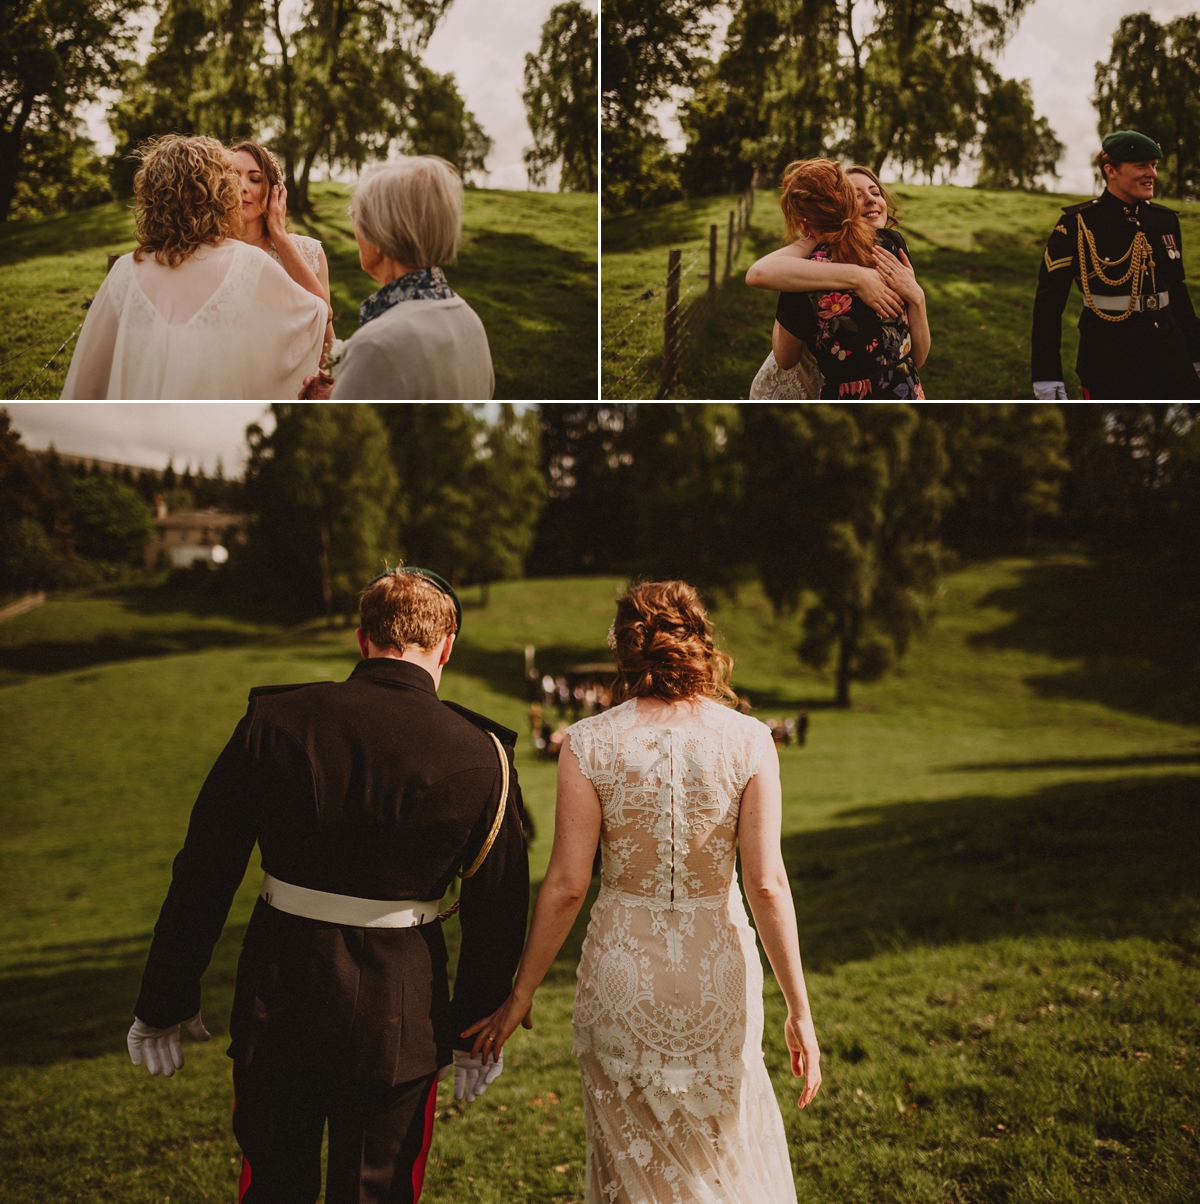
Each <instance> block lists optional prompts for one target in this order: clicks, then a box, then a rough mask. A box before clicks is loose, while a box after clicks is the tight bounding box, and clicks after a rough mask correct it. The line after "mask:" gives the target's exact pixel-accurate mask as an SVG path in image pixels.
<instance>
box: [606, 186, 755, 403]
mask: <svg viewBox="0 0 1200 1204" xmlns="http://www.w3.org/2000/svg"><path fill="white" fill-rule="evenodd" d="M757 183H758V173H757V171H756V172H755V174H754V178H753V179H752V180H751V182H750V186H749V187H748V188H747V189H746V191H745V192H744V193H743V194H742V195H741V196H740V197H739V198H738V202H737V206H736V208H735V209H733V210H731V211H730V213H729V225H728V230H727V233H726V236H725V273H724V279H722V278H721V277H720V275H719V255H718V252H719V245H718V244H719V241H720V238H719V231H718V227H717V226H716V225H715V224H714V225H711V226H710V227H709V237H708V241H707V244H701V245H700V246H697V247H692V248H689V249H687V251H686V254H685V251H684V250H683V249H682V248H678V249H676V248H672V249H670V250H669V251H668V252H667V273H666V275H665V276H661V277H659V278H658V279H657V280H655V281H653V282H652V283H649V284H645V285H639V286H638V288H637V290H636V293H635V295H634V296H633V297H631V298H630V299H629V300H628V301H625V302H623V303H622V304H620V305H618V306H617V307H615V308H614V309H611V310H609V311H608V312H607V313H605V314H604V316H603V318H602V319H601V336H600V364H601V381H602V385H601V387H602V396H603V397H604V398H605V399H606V400H612V401H632V400H639V399H649V398H666V397H669V396H670V394H671V389H672V387H673V386H674V384H675V380H676V377H677V375H678V372H679V365H680V362H681V360H682V358H683V355H684V352H685V351H686V350H687V349H688V347H689V345H690V344H691V343H692V341H693V340H694V339H695V338H696V336H697V334H698V332H699V328H700V327H701V326H702V325H703V322H704V317H705V315H706V314H707V313H708V311H709V309H710V307H711V305H712V304H713V302H714V301H715V298H716V294H717V290H718V288H720V287H722V286H723V285H724V283H725V282H727V281H728V279H729V277H730V276H731V275H732V272H733V266H734V263H735V262H736V260H737V257H738V254H739V252H740V251H741V248H742V241H743V239H744V238H745V235H746V230H747V228H748V227H749V224H750V218H751V215H752V213H753V211H754V194H755V190H756V188H757ZM705 268H706V269H707V270H704V269H705Z"/></svg>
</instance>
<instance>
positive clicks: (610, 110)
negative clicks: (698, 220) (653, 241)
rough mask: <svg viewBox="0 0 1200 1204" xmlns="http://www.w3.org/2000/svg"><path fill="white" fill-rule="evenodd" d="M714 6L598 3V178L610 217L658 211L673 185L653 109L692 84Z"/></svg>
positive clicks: (703, 0) (693, 1)
mask: <svg viewBox="0 0 1200 1204" xmlns="http://www.w3.org/2000/svg"><path fill="white" fill-rule="evenodd" d="M714 7H716V0H604V2H603V4H602V5H601V17H600V26H601V36H602V38H603V42H602V53H601V71H602V76H601V84H600V121H601V149H600V155H601V172H602V175H603V181H604V205H605V207H606V208H607V209H608V210H609V211H610V212H613V213H619V212H621V211H622V210H625V209H637V208H641V207H643V206H646V205H656V204H661V203H662V202H664V201H667V200H670V199H672V197H674V196H677V195H678V191H679V180H678V176H677V175H676V173H675V169H674V167H673V165H672V164H671V162H670V160H669V158H668V157H667V154H666V143H665V141H664V140H663V138H662V135H661V134H660V133H659V132H658V122H657V120H656V119H655V118H654V116H653V115H652V113H651V109H652V108H653V106H654V105H655V104H657V103H659V102H660V101H663V100H666V99H667V98H668V97H669V96H670V94H671V90H672V89H673V88H678V87H684V86H687V85H690V84H692V83H694V82H695V79H696V74H697V70H698V68H699V66H700V64H701V59H700V57H699V56H700V55H701V54H702V53H703V50H704V47H705V45H706V44H707V40H708V36H709V33H710V32H711V27H710V26H709V25H708V23H707V21H706V17H707V16H708V14H709V13H710V12H711V11H712V10H713V8H714Z"/></svg>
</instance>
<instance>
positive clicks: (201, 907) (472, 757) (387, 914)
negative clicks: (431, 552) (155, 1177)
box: [128, 569, 529, 1204]
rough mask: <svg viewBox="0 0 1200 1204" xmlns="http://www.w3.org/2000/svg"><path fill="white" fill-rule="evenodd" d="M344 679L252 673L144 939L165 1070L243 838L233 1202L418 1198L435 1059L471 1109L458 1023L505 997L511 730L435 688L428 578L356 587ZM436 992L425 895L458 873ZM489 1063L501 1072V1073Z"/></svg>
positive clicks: (512, 965) (235, 878)
mask: <svg viewBox="0 0 1200 1204" xmlns="http://www.w3.org/2000/svg"><path fill="white" fill-rule="evenodd" d="M360 615H361V623H362V625H361V627H360V629H359V630H358V632H357V633H356V634H357V637H358V642H359V648H360V650H361V652H362V660H360V661H359V663H358V664H357V665H356V666H355V668H354V671H353V672H352V673H351V674H350V677H349V679H348V680H347V681H345V682H319V683H315V684H310V685H296V686H265V687H260V688H257V689H254V690H252V691H251V692H250V705H249V709H248V710H247V712H246V715H245V717H244V718H243V719H242V721H241V722H240V723H239V724H238V727H237V729H236V731H235V732H234V734H233V738H232V739H231V740H230V742H229V744H228V745H227V746H226V748H225V750H224V752H222V754H221V756H220V757H219V758H218V760H217V763H216V765H215V766H214V767H213V769H212V771H211V773H210V774H209V776H208V780H207V781H206V782H205V784H204V786H203V788H202V789H201V791H200V795H199V798H198V799H197V800H196V805H195V807H194V809H193V811H192V817H191V822H190V825H189V827H188V834H187V839H186V841H185V843H184V846H183V850H182V851H181V852H180V854H179V855H178V857H176V859H175V865H174V872H173V877H172V881H171V887H170V890H169V891H168V893H167V898H166V901H165V902H164V904H163V907H162V911H161V913H160V915H159V919H158V923H157V925H156V926H155V930H154V941H153V944H152V945H151V948H150V955H149V958H148V961H147V964H146V970H145V973H144V975H143V978H142V989H141V994H140V995H139V997H138V1002H137V1006H136V1009H135V1012H136V1019H135V1021H134V1024H133V1027H132V1028H131V1029H130V1032H129V1039H128V1044H129V1050H130V1054H131V1056H132V1058H133V1061H134V1063H135V1065H140V1064H141V1062H142V1061H143V1060H144V1061H145V1062H146V1065H147V1068H148V1069H149V1071H150V1073H151V1074H158V1073H162V1074H166V1075H170V1074H173V1073H174V1071H175V1070H177V1069H179V1068H180V1067H181V1066H182V1065H183V1058H182V1054H181V1052H180V1043H179V1028H180V1024H181V1023H182V1024H184V1025H185V1026H186V1027H187V1028H188V1029H189V1031H191V1032H192V1033H193V1035H195V1036H197V1037H200V1038H201V1039H206V1038H207V1036H208V1034H207V1033H206V1032H205V1031H204V1026H203V1022H202V1021H201V1019H200V978H201V975H202V974H203V973H204V970H205V968H206V967H207V965H208V962H209V959H210V957H211V955H212V950H213V946H214V945H215V944H216V941H217V938H218V937H219V936H220V933H221V928H222V926H223V925H224V922H225V918H226V915H227V913H228V911H229V907H230V904H231V902H232V899H233V896H234V893H235V892H236V890H237V888H238V886H239V884H240V883H241V881H242V877H243V875H244V873H245V870H246V865H247V862H248V860H249V857H250V854H251V851H252V850H253V847H254V844H255V842H257V843H258V845H259V849H260V852H261V855H262V866H263V870H264V878H263V887H262V894H261V897H260V898H259V899H258V902H257V903H256V905H255V909H254V913H253V915H252V916H251V919H250V924H249V927H248V929H247V931H246V936H245V940H244V943H243V947H242V955H241V960H240V962H239V965H238V976H237V989H236V993H235V996H234V1003H233V1013H232V1016H231V1017H230V1024H229V1031H230V1037H231V1039H232V1040H231V1044H230V1047H229V1054H230V1056H231V1057H232V1058H233V1060H234V1065H233V1080H234V1094H235V1097H236V1102H235V1111H234V1121H233V1128H234V1134H235V1136H236V1137H237V1140H238V1144H239V1145H240V1146H241V1148H242V1153H243V1156H244V1158H243V1165H242V1175H241V1182H240V1190H239V1196H238V1198H239V1200H240V1201H242V1202H243V1204H313V1202H315V1201H316V1199H317V1197H318V1196H319V1195H320V1191H321V1142H322V1134H323V1132H324V1129H325V1126H326V1124H328V1127H329V1154H328V1172H327V1177H326V1187H325V1200H326V1204H415V1201H416V1200H417V1199H418V1198H419V1196H420V1193H421V1185H422V1181H423V1177H424V1170H425V1160H426V1157H427V1155H428V1152H429V1144H430V1140H431V1136H432V1127H433V1116H434V1109H435V1106H436V1100H437V1079H438V1071H439V1068H443V1067H448V1066H449V1064H450V1063H451V1061H452V1060H453V1062H454V1065H455V1068H456V1073H455V1094H456V1095H457V1096H459V1098H462V1097H463V1095H465V1096H466V1097H467V1099H468V1100H471V1099H474V1097H475V1096H476V1095H478V1094H482V1092H483V1091H484V1090H485V1089H486V1087H487V1084H488V1083H489V1082H490V1081H491V1080H492V1078H494V1077H495V1075H496V1074H497V1073H499V1066H498V1065H496V1064H490V1065H486V1066H485V1065H483V1064H481V1063H480V1061H479V1060H477V1059H471V1058H470V1056H469V1054H468V1053H467V1052H466V1050H468V1049H469V1047H470V1044H471V1043H470V1041H465V1040H462V1039H461V1038H460V1037H459V1034H460V1033H461V1032H462V1031H463V1030H464V1029H465V1028H467V1027H468V1026H469V1025H470V1024H472V1023H473V1022H474V1021H476V1020H479V1019H481V1018H482V1017H484V1016H487V1015H489V1014H490V1013H491V1012H493V1011H494V1010H495V1009H496V1008H497V1007H498V1006H499V1004H500V1003H501V1002H502V1001H503V1000H504V998H505V997H506V996H507V994H508V992H509V989H510V987H511V984H512V976H513V973H514V971H515V969H516V966H517V962H518V960H519V959H520V955H521V948H522V945H523V943H524V937H525V921H526V916H527V911H528V902H529V864H528V858H527V855H526V849H525V840H524V835H523V833H522V824H521V804H520V791H519V788H518V786H517V782H516V773H515V770H514V768H513V765H512V760H513V755H514V746H515V742H516V733H514V732H512V731H510V730H508V729H507V728H504V727H501V726H499V725H498V724H495V723H493V722H491V721H490V720H488V719H485V718H483V717H482V716H480V715H475V714H473V713H472V712H470V711H467V710H465V709H464V708H461V707H458V706H455V705H454V704H453V703H443V702H440V701H439V700H438V696H437V689H438V686H439V684H440V681H441V675H442V669H443V667H444V666H445V664H446V662H447V660H448V659H449V657H450V653H451V649H452V647H453V645H454V640H455V637H456V635H457V633H458V631H459V629H460V627H461V623H462V608H461V606H460V604H459V601H458V598H457V596H456V595H455V593H454V591H453V589H452V588H451V587H450V586H449V585H448V584H447V583H446V582H444V581H443V580H442V579H441V578H440V577H438V576H437V575H436V574H435V573H430V572H428V571H426V570H423V569H396V570H394V571H391V572H387V573H384V574H382V575H381V576H380V577H378V578H376V580H375V581H373V582H372V583H371V584H370V585H369V586H368V587H367V588H366V589H365V590H364V591H363V593H362V596H361V599H360ZM456 871H461V874H462V876H463V878H464V881H463V886H462V893H461V921H462V949H461V953H460V956H459V963H458V970H457V974H456V978H455V991H454V999H453V1002H451V1000H450V997H449V986H448V979H447V970H446V963H447V954H446V944H445V940H444V938H443V935H442V926H441V924H440V923H439V922H438V914H437V909H438V903H439V901H440V899H441V898H442V896H443V895H444V894H445V892H446V890H447V889H448V888H449V886H450V884H451V882H452V881H453V879H454V876H455V873H456ZM501 1065H502V1064H501Z"/></svg>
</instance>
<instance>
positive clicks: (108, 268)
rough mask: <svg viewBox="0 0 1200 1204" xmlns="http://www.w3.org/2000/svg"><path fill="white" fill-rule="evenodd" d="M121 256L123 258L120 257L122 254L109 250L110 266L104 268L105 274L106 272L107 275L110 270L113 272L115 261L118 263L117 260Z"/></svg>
mask: <svg viewBox="0 0 1200 1204" xmlns="http://www.w3.org/2000/svg"><path fill="white" fill-rule="evenodd" d="M120 258H121V257H120V255H115V254H113V253H112V252H111V251H110V252H109V255H108V267H106V268H105V269H104V274H105V275H106V276H107V275H108V274H109V272H111V271H112V270H113V264H114V263H116V262H117V260H118V259H120Z"/></svg>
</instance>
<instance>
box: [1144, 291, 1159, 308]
mask: <svg viewBox="0 0 1200 1204" xmlns="http://www.w3.org/2000/svg"><path fill="white" fill-rule="evenodd" d="M1146 308H1147V309H1157V308H1158V294H1157V293H1151V294H1150V296H1149V297H1147V298H1146Z"/></svg>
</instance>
